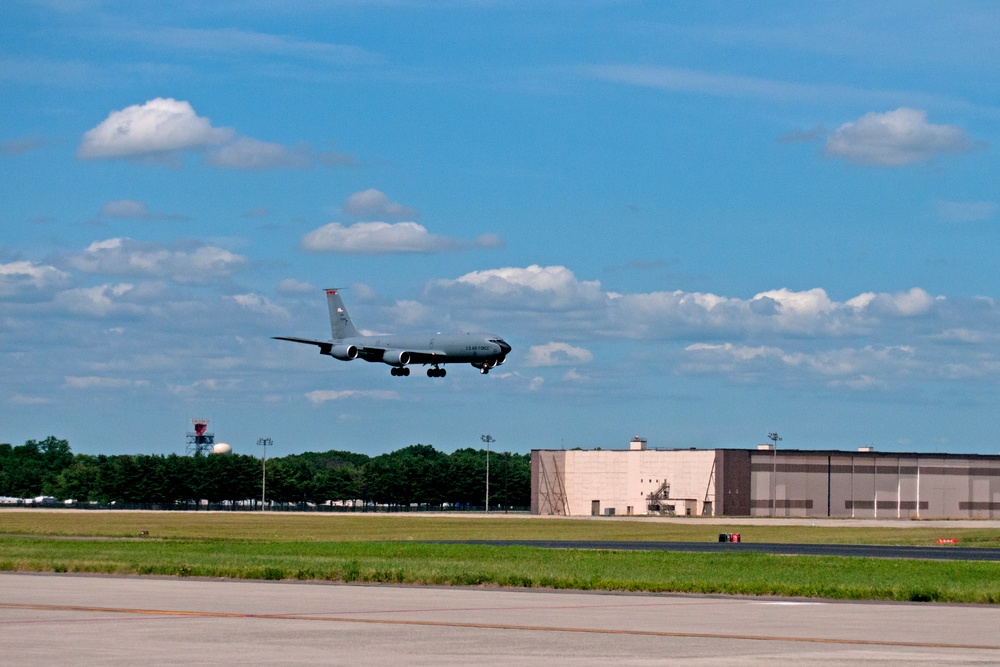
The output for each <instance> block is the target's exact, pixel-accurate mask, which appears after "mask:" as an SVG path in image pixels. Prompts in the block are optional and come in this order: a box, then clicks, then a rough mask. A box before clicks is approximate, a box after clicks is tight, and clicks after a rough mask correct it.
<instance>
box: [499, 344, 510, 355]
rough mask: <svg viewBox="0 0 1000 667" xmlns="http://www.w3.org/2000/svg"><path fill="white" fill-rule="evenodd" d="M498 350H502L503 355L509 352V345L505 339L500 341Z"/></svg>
mask: <svg viewBox="0 0 1000 667" xmlns="http://www.w3.org/2000/svg"><path fill="white" fill-rule="evenodd" d="M499 345H500V351H501V352H503V354H504V356H506V355H508V354H510V345H508V344H507V343H506V341H500V343H499Z"/></svg>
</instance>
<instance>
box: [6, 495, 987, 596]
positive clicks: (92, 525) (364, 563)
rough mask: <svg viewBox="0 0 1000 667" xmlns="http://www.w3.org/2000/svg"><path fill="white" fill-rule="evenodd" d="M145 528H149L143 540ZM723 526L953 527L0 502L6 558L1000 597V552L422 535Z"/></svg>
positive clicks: (15, 566) (660, 534) (911, 535)
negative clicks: (949, 556) (677, 548)
mask: <svg viewBox="0 0 1000 667" xmlns="http://www.w3.org/2000/svg"><path fill="white" fill-rule="evenodd" d="M141 531H146V532H147V533H148V535H147V536H144V537H142V538H139V537H138V536H139V533H140V532H141ZM720 532H740V533H741V534H742V535H743V539H744V540H745V541H756V542H826V543H855V544H908V545H910V544H912V545H927V544H933V543H934V540H935V539H936V538H937V537H940V536H941V535H942V532H941V529H940V528H883V527H862V528H854V527H847V526H844V527H811V526H803V527H793V526H773V525H753V526H738V527H735V526H734V527H726V526H720V525H710V524H704V523H701V522H698V521H692V522H690V523H686V522H685V523H679V524H678V523H659V522H645V521H615V520H599V521H578V520H537V519H529V518H523V519H522V518H505V519H500V518H483V517H467V516H454V517H452V516H446V517H439V516H414V515H347V516H344V515H334V516H330V515H283V514H264V515H261V514H242V513H233V514H229V513H204V514H199V513H171V512H134V513H133V512H47V511H21V512H0V536H3V537H0V570H7V571H11V570H16V571H43V572H44V571H48V572H99V573H109V574H161V575H175V576H208V577H231V578H253V579H300V580H326V581H348V582H392V583H409V584H435V585H493V586H522V587H523V586H527V587H551V588H575V589H585V590H630V591H679V592H697V593H739V594H749V595H786V596H808V597H824V598H840V599H889V600H924V601H944V602H976V603H991V604H997V603H1000V563H989V562H986V563H984V562H961V561H959V562H938V561H916V560H889V559H863V558H837V557H814V556H812V557H811V556H793V557H789V556H771V555H765V554H753V553H737V554H683V553H669V552H622V551H612V550H595V551H582V550H573V551H551V550H545V549H536V548H529V547H489V546H468V545H438V544H422V543H420V542H419V541H421V540H461V539H565V540H572V539H586V540H661V541H714V540H716V539H717V537H718V533H720ZM53 536H56V537H63V538H73V537H84V538H90V539H52V537H53ZM947 536H948V537H957V538H959V539H960V540H961V541H962V543H963V544H975V545H978V546H985V545H991V544H992V545H998V544H1000V531H997V530H995V529H994V530H991V529H956V530H949V531H948V535H947ZM121 538H126V539H121Z"/></svg>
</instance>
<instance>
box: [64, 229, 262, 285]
mask: <svg viewBox="0 0 1000 667" xmlns="http://www.w3.org/2000/svg"><path fill="white" fill-rule="evenodd" d="M70 262H71V263H72V265H73V266H74V267H76V268H77V269H79V270H81V271H84V272H86V273H97V274H101V275H111V276H117V275H122V276H147V277H155V278H169V279H171V280H174V281H176V282H179V283H188V284H197V283H205V282H208V281H209V280H211V279H214V278H219V277H224V276H229V275H232V274H233V273H235V272H236V271H239V270H240V269H242V268H243V267H244V266H245V265H246V258H245V257H243V256H241V255H237V254H235V253H232V252H229V251H228V250H224V249H222V248H217V247H215V246H196V245H192V244H174V245H167V244H159V243H144V242H141V241H136V240H134V239H130V238H112V239H107V240H105V241H95V242H94V243H91V244H90V246H88V247H87V249H86V250H85V251H84V252H83V253H81V254H80V255H77V256H76V257H73V258H71V260H70Z"/></svg>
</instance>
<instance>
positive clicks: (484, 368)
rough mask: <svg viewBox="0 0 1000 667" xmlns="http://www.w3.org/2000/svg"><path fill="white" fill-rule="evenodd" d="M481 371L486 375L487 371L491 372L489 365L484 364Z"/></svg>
mask: <svg viewBox="0 0 1000 667" xmlns="http://www.w3.org/2000/svg"><path fill="white" fill-rule="evenodd" d="M479 372H480V373H482V374H483V375H486V374H487V373H489V372H490V367H489V366H483V367H482V368H480V369H479Z"/></svg>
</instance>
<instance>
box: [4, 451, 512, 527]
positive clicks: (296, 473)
mask: <svg viewBox="0 0 1000 667" xmlns="http://www.w3.org/2000/svg"><path fill="white" fill-rule="evenodd" d="M486 460H487V452H486V451H484V450H480V449H473V448H468V449H459V450H456V451H454V452H452V453H451V454H445V453H443V452H439V451H437V450H436V449H434V447H433V446H431V445H412V446H410V447H404V448H403V449H398V450H396V451H394V452H390V453H388V454H380V455H378V456H368V455H366V454H356V453H353V452H346V451H336V450H331V451H328V452H306V453H302V454H290V455H288V456H284V457H276V458H269V459H268V460H267V466H266V470H267V479H266V485H265V486H266V494H267V495H266V498H267V501H268V502H278V503H296V504H306V503H310V504H316V505H322V504H326V503H331V502H332V503H353V504H355V505H358V506H361V507H366V506H371V505H377V506H384V507H385V506H387V507H399V508H402V507H412V506H424V507H446V506H448V507H457V508H473V507H482V506H483V505H484V503H485V500H486V498H485V492H486V488H485V485H486ZM262 477H263V475H262V461H261V460H260V459H258V458H256V457H253V456H247V455H241V454H227V455H222V454H212V455H207V456H206V455H201V454H198V455H194V456H179V455H177V454H168V455H162V454H119V455H110V456H109V455H103V454H101V455H90V454H73V452H72V451H71V449H70V446H69V442H67V441H66V440H60V439H58V438H55V437H53V436H50V437H48V438H46V439H44V440H41V441H35V440H29V441H27V442H26V443H24V444H23V445H17V446H12V445H10V444H7V443H0V496H5V497H9V498H11V497H12V498H35V497H38V496H49V497H53V498H56V499H58V500H60V501H63V500H75V501H77V502H79V503H91V502H93V503H101V504H110V503H129V504H138V505H169V504H175V503H192V502H193V503H198V502H201V501H208V502H210V503H233V504H235V503H240V502H243V501H248V500H258V501H259V500H260V498H261V481H262ZM530 504H531V459H530V457H529V456H528V455H525V454H511V453H506V452H503V453H500V452H491V453H490V507H491V509H494V508H495V509H501V508H504V507H520V508H523V507H527V506H529V505H530Z"/></svg>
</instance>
